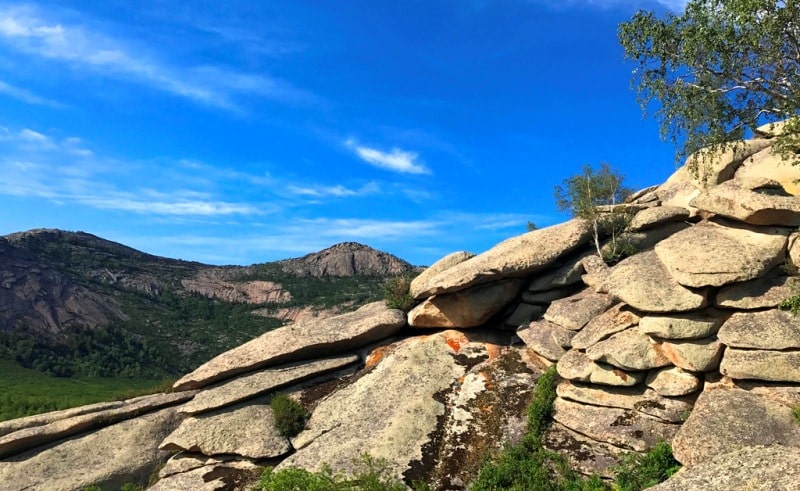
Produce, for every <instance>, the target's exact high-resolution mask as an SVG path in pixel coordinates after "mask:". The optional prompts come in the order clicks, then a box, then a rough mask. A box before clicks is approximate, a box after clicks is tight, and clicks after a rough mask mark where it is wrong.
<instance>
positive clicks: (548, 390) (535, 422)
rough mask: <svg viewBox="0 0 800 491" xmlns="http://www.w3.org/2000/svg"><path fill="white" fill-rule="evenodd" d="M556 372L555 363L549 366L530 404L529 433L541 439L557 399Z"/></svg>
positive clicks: (534, 390)
mask: <svg viewBox="0 0 800 491" xmlns="http://www.w3.org/2000/svg"><path fill="white" fill-rule="evenodd" d="M557 377H558V373H556V367H555V365H552V366H551V367H550V368H548V369H547V370H546V371H545V372H544V373H543V374H542V376H541V377H539V380H537V381H536V388H534V389H533V397H532V398H531V403H530V406H528V435H530V436H531V437H533V438H535V439H537V440H541V439H542V437H543V436H544V432H545V430H547V425H549V424H550V419H551V417H552V416H553V402H555V400H556V378H557Z"/></svg>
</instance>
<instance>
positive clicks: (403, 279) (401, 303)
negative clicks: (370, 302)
mask: <svg viewBox="0 0 800 491" xmlns="http://www.w3.org/2000/svg"><path fill="white" fill-rule="evenodd" d="M410 287H411V278H410V277H408V276H396V277H394V278H391V279H389V280H387V281H386V283H384V284H383V298H384V299H385V300H386V306H387V307H389V308H390V309H400V310H403V311H406V312H407V311H409V310H411V307H412V306H413V305H414V298H413V297H412V296H411V293H410V292H409V288H410Z"/></svg>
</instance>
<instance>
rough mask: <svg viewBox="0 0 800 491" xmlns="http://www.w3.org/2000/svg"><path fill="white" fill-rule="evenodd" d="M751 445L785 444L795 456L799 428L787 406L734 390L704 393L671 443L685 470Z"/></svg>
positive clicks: (718, 389) (798, 439) (799, 433)
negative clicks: (792, 450)
mask: <svg viewBox="0 0 800 491" xmlns="http://www.w3.org/2000/svg"><path fill="white" fill-rule="evenodd" d="M754 445H786V446H789V447H793V448H794V452H795V455H797V454H798V452H800V426H799V425H798V424H797V422H796V421H795V420H794V417H793V416H792V410H791V408H790V407H788V406H785V405H783V404H780V403H778V402H775V401H773V400H771V399H769V398H768V397H766V396H763V395H759V394H753V393H751V392H747V391H744V390H741V389H738V388H717V389H714V390H706V391H704V392H703V393H702V394H701V395H700V397H699V398H698V399H697V402H696V403H695V406H694V410H692V413H691V414H690V415H689V419H687V420H686V422H685V423H684V424H683V426H682V427H681V429H680V430H679V431H678V433H677V435H676V436H675V439H674V440H673V442H672V446H673V451H674V454H675V458H676V459H677V460H678V461H679V462H681V463H682V464H683V465H686V466H688V467H694V466H696V465H698V464H699V463H701V462H705V461H707V460H709V459H710V458H712V457H713V456H714V455H719V454H724V453H727V452H731V451H733V450H737V449H740V448H746V447H751V446H754Z"/></svg>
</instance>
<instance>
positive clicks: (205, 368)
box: [173, 302, 406, 390]
mask: <svg viewBox="0 0 800 491" xmlns="http://www.w3.org/2000/svg"><path fill="white" fill-rule="evenodd" d="M405 324H406V316H405V314H404V313H403V311H401V310H393V309H389V308H387V307H386V305H385V304H384V303H383V302H375V303H371V304H368V305H365V306H363V307H361V308H360V309H358V310H356V311H355V312H351V313H349V314H342V315H339V316H336V317H330V318H327V319H323V320H320V321H311V322H308V323H300V324H294V325H290V326H286V327H281V328H278V329H274V330H272V331H269V332H267V333H264V334H262V335H261V336H259V337H257V338H255V339H253V340H252V341H248V342H247V343H245V344H243V345H241V346H239V347H237V348H234V349H232V350H230V351H226V352H225V353H223V354H221V355H219V356H217V357H216V358H213V359H212V360H210V361H208V362H206V363H204V364H203V365H201V366H200V367H199V368H198V369H197V370H195V371H194V372H192V373H190V374H188V375H185V376H184V377H182V378H181V379H180V380H178V381H177V382H175V385H174V386H173V387H174V389H175V390H189V389H193V388H198V387H202V386H205V385H208V384H211V383H214V382H218V381H220V380H223V379H226V378H230V377H232V376H234V375H238V374H240V373H244V372H248V371H252V370H256V369H258V368H262V367H266V366H268V365H278V364H281V363H289V362H292V361H299V360H304V359H310V358H314V357H317V356H323V355H326V356H329V355H333V354H336V353H342V352H346V351H352V350H355V349H358V348H360V347H362V346H366V345H368V344H370V343H373V342H376V341H380V340H382V339H386V338H388V337H391V336H392V335H394V334H395V333H396V332H398V331H399V330H400V329H401V328H402V327H403V326H405Z"/></svg>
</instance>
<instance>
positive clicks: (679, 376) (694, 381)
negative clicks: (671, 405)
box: [644, 367, 703, 397]
mask: <svg viewBox="0 0 800 491" xmlns="http://www.w3.org/2000/svg"><path fill="white" fill-rule="evenodd" d="M644 383H645V385H647V386H648V387H650V388H651V389H653V390H654V391H656V392H658V393H659V394H661V395H662V396H665V397H678V396H685V395H689V394H694V393H695V392H697V391H698V390H700V389H701V388H702V387H703V381H702V380H700V378H699V377H698V376H696V375H694V374H693V373H691V372H686V371H684V370H683V369H681V368H678V367H666V368H662V369H661V370H653V371H651V372H649V373H648V374H647V379H645V382H644Z"/></svg>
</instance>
